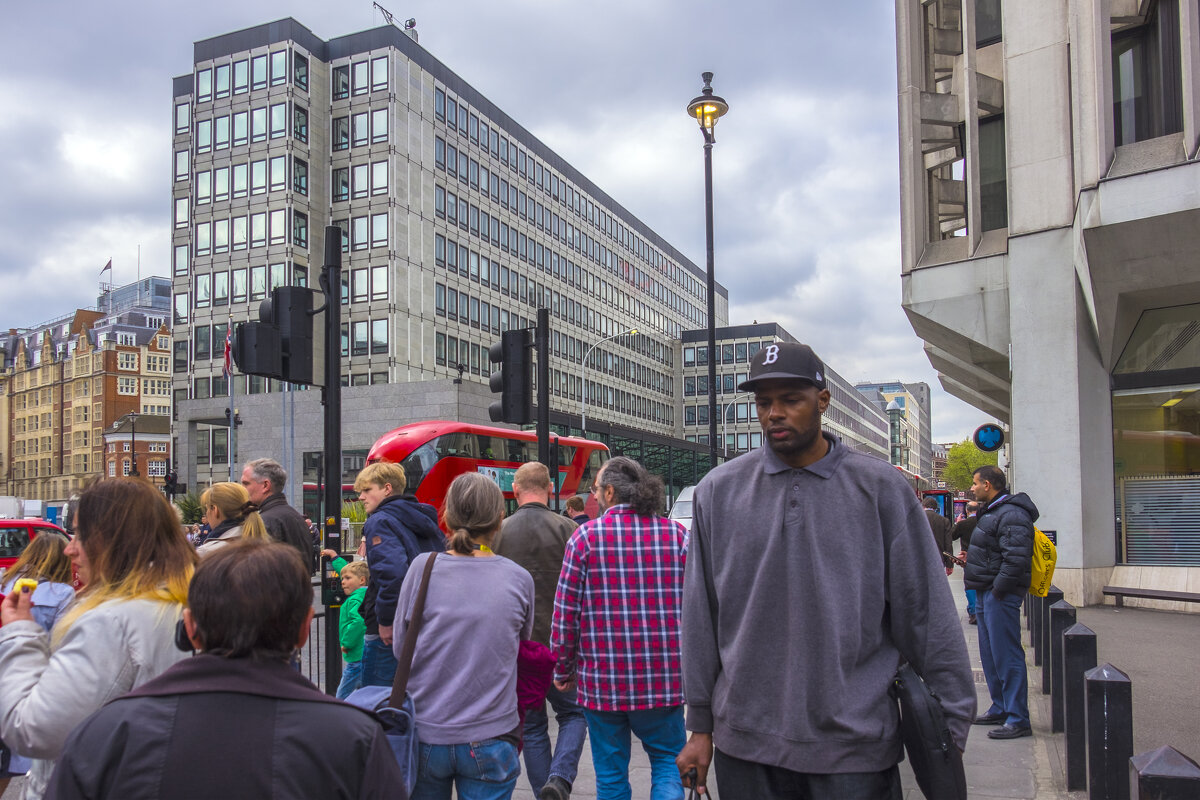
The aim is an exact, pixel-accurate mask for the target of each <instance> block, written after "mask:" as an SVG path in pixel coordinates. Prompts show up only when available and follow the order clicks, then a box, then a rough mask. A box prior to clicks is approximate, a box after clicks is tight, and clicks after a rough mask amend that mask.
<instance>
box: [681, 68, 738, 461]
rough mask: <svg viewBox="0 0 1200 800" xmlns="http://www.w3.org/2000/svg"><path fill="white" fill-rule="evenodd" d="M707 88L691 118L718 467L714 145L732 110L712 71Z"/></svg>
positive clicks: (712, 447)
mask: <svg viewBox="0 0 1200 800" xmlns="http://www.w3.org/2000/svg"><path fill="white" fill-rule="evenodd" d="M700 77H701V79H702V80H703V81H704V89H703V90H701V94H700V96H699V97H697V98H695V99H694V100H692V102H690V103H688V107H687V111H688V116H690V117H694V118H695V119H696V122H698V123H699V124H700V131H701V132H702V133H703V134H704V223H705V233H706V236H707V242H706V243H707V256H708V261H707V267H708V275H707V278H708V280H707V284H706V286H707V293H708V452H709V457H710V458H711V460H712V465H711V466H712V467H716V466H717V360H716V355H717V352H716V351H717V331H716V314H717V303H716V280H715V278H714V267H713V193H712V146H713V141H714V137H713V130H714V129H715V128H716V127H717V120H719V119H720V118H721V117H723V116H724V115H725V114H726V113H728V111H729V104H728V103H726V102H725V101H724V100H723V99H722V98H720V97H717V96H716V95H715V94H713V90H712V77H713V74H712V73H711V72H705V73H702V74H701V75H700Z"/></svg>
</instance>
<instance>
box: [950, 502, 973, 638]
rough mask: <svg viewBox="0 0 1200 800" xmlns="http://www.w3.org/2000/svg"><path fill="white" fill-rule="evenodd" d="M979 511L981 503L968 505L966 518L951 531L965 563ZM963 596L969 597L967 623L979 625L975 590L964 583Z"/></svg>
mask: <svg viewBox="0 0 1200 800" xmlns="http://www.w3.org/2000/svg"><path fill="white" fill-rule="evenodd" d="M978 511H979V503H977V502H975V501H974V500H972V501H971V502H969V503H967V513H966V516H964V517H963V518H962V519H960V520H959V521H958V522H956V523H954V528H953V529H952V530H951V531H950V538H951V539H952V540H958V557H959V558H960V559H962V560H963V561H966V560H967V550H969V549H970V548H971V531H973V530H975V522H976V518H975V514H976V513H977V512H978ZM963 594H964V595H966V597H967V622H968V623H970V624H971V625H975V624H977V621H976V619H975V590H974V589H968V588H967V585H966V584H965V583H964V584H963Z"/></svg>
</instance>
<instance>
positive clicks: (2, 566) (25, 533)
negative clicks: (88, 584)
mask: <svg viewBox="0 0 1200 800" xmlns="http://www.w3.org/2000/svg"><path fill="white" fill-rule="evenodd" d="M43 531H54V532H55V533H61V534H62V535H63V536H67V537H68V538H70V537H69V536H68V534H67V532H66V531H64V530H63V529H62V528H60V527H58V526H57V525H55V524H54V523H53V522H46V521H45V520H44V519H0V575H3V573H4V572H7V571H8V568H9V567H11V566H12V565H13V564H15V563H17V559H18V558H20V557H21V553H24V552H25V548H26V547H28V546H29V543H30V542H31V541H32V540H33V539H35V538H36V537H37V535H38V534H39V533H42V532H43Z"/></svg>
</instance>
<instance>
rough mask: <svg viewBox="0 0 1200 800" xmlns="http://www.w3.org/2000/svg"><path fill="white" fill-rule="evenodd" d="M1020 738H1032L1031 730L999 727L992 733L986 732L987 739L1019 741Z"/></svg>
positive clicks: (1011, 726)
mask: <svg viewBox="0 0 1200 800" xmlns="http://www.w3.org/2000/svg"><path fill="white" fill-rule="evenodd" d="M1022 736H1033V728H1018V727H1017V726H1016V725H1001V726H1000V727H999V728H996V730H994V731H988V738H989V739H1020V738H1021V737H1022Z"/></svg>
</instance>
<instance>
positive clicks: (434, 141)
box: [171, 19, 728, 483]
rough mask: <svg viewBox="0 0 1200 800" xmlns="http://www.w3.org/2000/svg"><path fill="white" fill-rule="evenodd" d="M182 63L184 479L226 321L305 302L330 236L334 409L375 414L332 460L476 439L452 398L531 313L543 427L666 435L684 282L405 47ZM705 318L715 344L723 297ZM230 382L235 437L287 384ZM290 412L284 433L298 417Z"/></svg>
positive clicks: (304, 50) (450, 78) (177, 136)
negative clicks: (337, 282) (394, 442)
mask: <svg viewBox="0 0 1200 800" xmlns="http://www.w3.org/2000/svg"><path fill="white" fill-rule="evenodd" d="M193 62H194V63H193V68H192V70H191V71H190V72H189V73H188V74H187V75H183V76H181V77H178V78H176V79H175V81H174V99H173V117H172V119H173V128H172V135H171V136H172V138H171V141H172V148H173V153H174V181H173V187H172V193H171V194H172V202H173V208H174V235H173V247H174V264H173V268H174V289H173V294H174V297H173V301H172V302H173V309H174V323H175V340H174V348H175V359H174V370H175V385H174V391H175V399H176V409H177V423H178V425H177V437H178V438H179V440H180V441H179V445H180V453H181V463H180V469H181V470H182V471H184V473H185V475H188V474H190V475H192V480H191V481H189V482H193V481H199V482H201V483H204V482H207V481H209V480H212V479H214V478H215V479H220V478H221V476H222V474H223V473H224V471H225V470H227V468H228V465H227V464H226V465H225V466H221V465H220V464H219V463H218V464H214V463H212V453H213V452H214V450H215V449H216V448H218V447H224V446H227V445H228V441H229V436H228V429H227V427H226V425H227V423H226V422H225V421H224V419H223V418H222V415H221V413H220V407H221V404H222V401H223V398H224V397H225V396H226V394H227V392H228V388H229V387H228V385H227V383H226V380H225V378H224V377H223V375H222V356H223V352H224V348H223V342H224V339H225V331H226V325H227V324H228V323H229V322H230V320H232V321H233V322H234V323H237V322H240V321H245V320H247V319H248V318H251V317H253V316H254V315H255V313H256V311H257V308H258V305H259V302H260V301H261V300H262V299H263V298H264V297H266V296H267V295H268V294H269V292H270V290H271V289H272V288H273V287H276V286H282V285H289V284H290V285H313V286H315V285H316V282H317V279H318V276H319V274H320V270H321V267H322V264H321V263H320V262H321V260H322V255H323V247H324V241H323V239H324V235H325V234H324V231H325V226H326V225H328V224H331V223H333V224H337V225H339V226H340V227H341V228H342V231H343V234H342V235H343V238H342V250H343V253H344V255H343V270H344V275H345V281H344V283H343V285H342V287H341V291H342V301H343V304H344V307H343V320H344V323H343V326H342V332H341V334H342V335H341V342H342V345H341V358H342V363H343V366H342V371H343V382H344V383H345V384H346V385H347V386H348V387H350V389H349V390H348V391H349V392H350V393H352V394H353V395H354V396H352V397H351V398H350V405H349V406H348V408H347V413H350V412H351V411H352V410H353V409H354V408H355V406H354V403H355V402H357V401H358V399H361V398H357V393H354V389H355V388H356V387H364V388H363V392H362V394H364V397H367V396H369V397H371V398H373V399H372V400H364V401H363V402H364V407H366V408H369V409H371V410H373V411H374V418H373V419H372V420H371V421H370V423H369V424H367V425H361V426H360V425H358V424H357V422H353V423H352V421H351V420H350V419H349V418H347V424H348V428H347V431H346V437H347V438H346V440H345V446H346V447H347V448H349V449H365V448H366V447H368V446H369V445H370V444H371V442H372V441H373V440H374V437H375V436H378V435H379V434H382V433H383V432H385V431H386V430H388V429H389V428H391V427H394V426H395V425H397V424H400V423H401V422H405V421H409V420H410V419H412V418H421V417H420V416H418V415H424V414H426V413H442V414H445V413H450V412H452V413H454V414H456V415H457V416H459V417H461V418H467V419H470V420H471V421H486V412H482V413H483V414H484V416H483V419H479V418H478V417H479V415H480V413H481V407H480V405H479V404H478V402H477V400H478V397H477V395H476V393H474V391H473V390H463V389H459V388H455V387H459V386H462V384H454V383H453V381H454V380H455V379H458V378H460V377H461V379H462V380H463V381H465V382H466V383H467V384H471V385H475V386H477V387H484V386H486V382H487V377H488V372H489V361H488V352H487V348H488V346H489V345H490V344H492V343H493V342H495V341H497V340H498V339H499V337H500V333H501V332H502V331H504V330H506V329H509V328H522V327H527V326H529V325H531V324H533V322H534V321H535V319H536V316H537V313H536V312H537V309H538V308H539V307H545V308H547V309H549V310H550V314H551V326H552V328H553V331H552V334H551V339H550V350H551V361H550V365H549V367H550V387H549V389H550V395H551V399H550V403H551V409H552V411H554V412H556V413H558V414H565V415H572V414H574V413H575V412H577V411H578V410H579V409H580V406H581V404H582V403H583V402H584V401H583V398H584V395H585V393H586V398H587V399H586V406H587V413H588V418H589V423H591V422H592V421H593V420H596V421H597V422H605V423H609V424H616V425H623V426H626V427H628V428H630V429H638V430H642V431H646V432H647V433H648V434H651V435H658V436H663V437H670V436H673V435H674V434H675V431H676V428H677V423H678V420H677V419H676V408H677V403H676V399H677V398H676V395H677V391H678V388H677V386H676V385H675V377H674V373H675V364H674V361H673V358H674V347H673V345H672V342H673V340H675V339H678V338H679V336H680V335H681V332H682V331H684V330H685V329H690V328H696V327H703V326H704V325H705V324H707V319H706V303H707V300H706V295H705V280H704V272H703V270H701V269H699V268H697V267H696V266H695V265H694V264H692V263H691V262H690V261H688V260H687V259H686V258H685V257H684V256H683V255H682V254H680V253H679V252H678V251H677V250H676V249H675V248H674V247H672V246H671V245H670V244H668V243H667V242H665V241H664V240H663V239H662V238H661V237H660V236H658V235H657V234H656V233H654V231H652V230H650V228H649V227H647V226H646V225H645V224H644V223H643V222H641V221H640V220H638V219H637V218H635V217H634V216H633V215H632V214H630V213H629V212H628V211H626V210H625V209H624V208H622V207H621V206H620V205H619V204H618V203H617V202H616V201H615V200H613V199H612V198H611V197H609V196H608V195H607V194H605V193H604V192H603V191H602V190H600V189H599V188H598V187H597V186H596V185H595V184H593V183H592V182H591V181H590V180H588V179H587V178H586V177H584V176H583V175H582V174H580V173H579V171H578V170H576V169H575V168H574V167H572V166H571V165H570V164H568V163H566V162H565V161H564V160H563V159H562V158H561V157H560V156H558V155H557V154H555V153H554V152H553V151H551V150H550V149H549V148H548V147H546V145H544V144H543V143H542V142H540V141H538V139H536V138H535V137H534V136H533V135H532V134H530V133H529V132H528V131H527V130H525V129H524V128H522V127H521V126H520V125H519V124H518V123H517V122H516V121H514V120H513V119H512V118H511V117H510V116H508V115H507V114H506V113H504V112H503V111H501V110H500V109H499V108H498V107H497V106H496V105H495V104H493V103H492V101H490V100H488V99H487V98H485V97H483V96H482V95H481V94H480V93H479V92H478V91H476V90H475V89H474V88H472V87H471V86H470V85H469V84H467V83H466V81H464V80H463V79H462V78H461V77H459V76H458V75H456V74H455V73H453V72H452V71H450V69H448V68H447V67H446V66H445V65H443V64H442V63H440V62H439V61H437V59H435V58H434V57H433V56H431V55H430V54H429V53H428V52H427V51H426V50H424V49H423V48H422V47H420V46H419V45H418V44H417V43H416V41H415V40H414V39H413V38H411V37H410V36H409V35H407V34H406V33H405V32H403V31H401V30H399V29H398V28H395V27H384V28H377V29H374V30H369V31H364V32H361V33H356V34H352V35H349V36H343V37H339V38H336V39H332V40H329V41H324V40H322V39H319V38H318V37H316V36H315V35H314V34H313V33H312V32H311V31H309V30H308V29H307V28H305V27H304V26H303V25H301V24H300V23H298V22H297V21H295V20H293V19H284V20H280V21H278V22H273V23H270V24H266V25H260V26H258V27H254V28H249V29H247V30H242V31H238V32H235V33H229V34H225V35H222V36H217V37H215V38H212V39H206V40H204V41H200V42H197V43H196V44H195V52H194V59H193ZM715 300H716V309H717V311H716V316H717V323H718V324H724V323H725V321H726V319H727V316H728V296H727V293H726V291H725V289H724V288H723V287H718V296H717V297H716V298H715ZM634 328H636V329H637V331H638V333H637V334H635V335H629V336H621V335H619V334H621V333H622V332H624V331H628V330H631V329H634ZM609 337H611V339H610V340H609V341H605V342H603V343H602V344H599V346H597V347H596V348H595V349H594V350H592V351H591V357H590V358H589V363H588V364H587V365H586V370H585V369H584V364H583V358H584V355H585V354H586V353H587V352H588V351H589V349H591V348H592V346H593V345H594V344H597V343H598V342H601V341H602V340H604V339H606V338H609ZM585 372H586V381H585V377H584V376H585ZM235 380H236V381H237V386H236V387H235V393H236V394H237V395H238V396H240V397H242V398H245V399H243V400H242V401H238V405H239V406H240V407H241V408H242V409H244V410H243V412H242V413H241V416H242V419H243V421H244V422H245V423H246V424H245V426H244V428H243V439H244V441H245V437H250V436H253V435H254V431H255V430H259V431H261V430H263V427H264V426H265V425H268V424H270V425H278V424H280V423H279V420H280V412H279V411H277V410H275V408H274V406H275V405H276V404H273V403H270V402H266V401H263V400H262V399H260V398H256V397H255V396H256V395H262V394H265V393H274V392H277V391H278V390H280V389H281V388H284V387H280V386H279V385H278V384H277V383H275V382H271V381H264V380H263V379H260V378H256V377H250V378H246V377H244V376H238V377H237V378H236V379H235ZM416 383H419V384H421V385H426V384H428V385H429V386H427V388H426V389H425V390H423V391H422V392H421V396H422V398H428V397H430V396H436V397H441V398H442V400H439V401H437V402H434V403H426V402H422V403H418V404H416V406H417V407H416V408H414V404H413V403H412V397H411V396H410V395H409V394H407V393H406V390H402V389H397V388H395V387H400V386H411V385H412V384H416ZM380 387H388V388H380ZM431 387H436V389H437V390H436V391H434V389H433V388H431ZM376 390H377V391H376ZM463 391H466V393H467V394H468V395H470V400H469V401H468V402H466V403H465V405H464V403H462V402H461V401H460V400H459V399H458V395H457V393H459V392H463ZM485 391H486V390H485ZM438 392H442V394H440V395H439V394H438ZM284 394H287V392H284ZM301 394H303V393H301ZM451 394H453V397H451ZM247 396H249V397H247ZM290 401H291V399H290V398H289V399H286V400H282V401H281V402H280V403H279V404H278V405H279V406H280V407H283V408H286V407H288V403H289V402H290ZM298 402H300V404H301V406H302V408H301V412H300V413H301V414H302V415H303V414H304V413H307V412H306V411H305V409H309V410H311V409H310V407H311V406H313V402H314V401H312V400H310V399H308V398H304V397H300V398H298ZM484 407H486V406H484ZM287 413H288V412H286V411H285V412H283V414H284V416H286V415H287ZM305 419H306V420H307V418H305ZM284 427H288V424H286V423H285V424H284ZM589 427H591V426H590V425H589ZM315 431H316V432H317V435H319V431H320V427H319V426H317V427H316V428H315ZM277 434H278V431H274V432H273V434H272V436H268V437H266V438H265V439H264V440H262V441H261V443H259V444H256V445H255V447H256V452H254V455H266V454H271V455H275V456H277V457H285V459H286V460H287V462H288V465H289V466H290V468H291V469H292V470H294V469H295V468H296V467H297V466H298V464H299V461H300V456H299V455H298V454H296V453H291V454H288V453H286V452H281V451H279V450H278V449H277V448H276V449H275V450H274V451H272V452H263V448H266V447H268V446H269V445H270V443H271V442H272V441H274V442H275V443H276V444H277V443H278V441H279V436H278V435H277ZM301 439H302V440H301V441H298V442H297V445H296V446H297V448H298V449H299V450H301V451H302V450H305V449H308V450H312V449H319V439H318V438H315V437H314V435H313V428H312V426H311V425H308V426H307V427H305V429H304V431H303V432H302V436H301ZM285 449H286V448H285ZM226 452H227V451H226ZM243 452H246V451H245V449H243ZM230 457H236V455H234V456H227V460H228V458H230Z"/></svg>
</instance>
